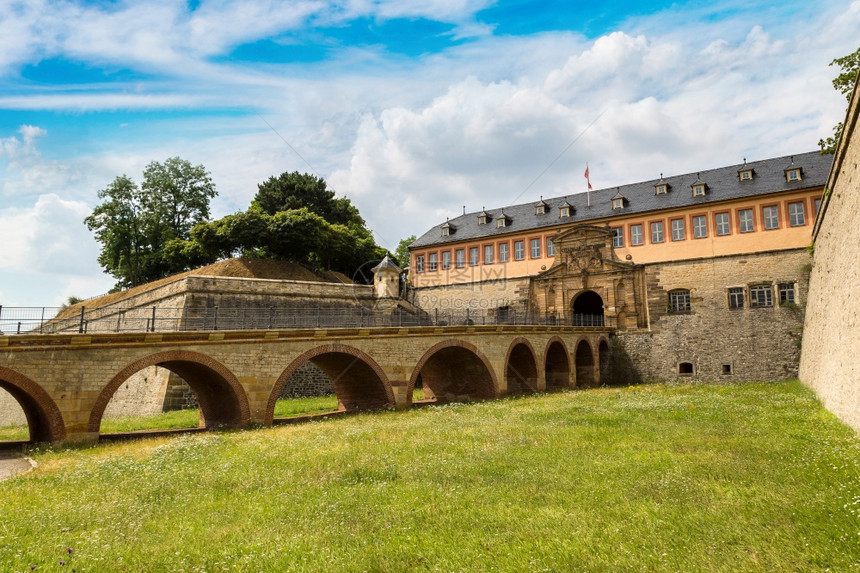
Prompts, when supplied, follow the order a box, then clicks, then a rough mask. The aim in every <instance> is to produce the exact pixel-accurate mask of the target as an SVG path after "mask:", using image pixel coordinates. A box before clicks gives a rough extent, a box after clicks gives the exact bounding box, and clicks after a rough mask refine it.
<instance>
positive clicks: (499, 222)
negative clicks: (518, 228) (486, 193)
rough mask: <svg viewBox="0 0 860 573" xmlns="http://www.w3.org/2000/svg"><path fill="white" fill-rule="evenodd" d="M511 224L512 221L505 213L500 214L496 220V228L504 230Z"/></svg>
mask: <svg viewBox="0 0 860 573" xmlns="http://www.w3.org/2000/svg"><path fill="white" fill-rule="evenodd" d="M509 222H510V219H509V218H508V216H507V215H505V212H504V211H502V212H501V213H499V218H498V219H496V228H497V229H502V228H504V227H507V226H508V223H509Z"/></svg>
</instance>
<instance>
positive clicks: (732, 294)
mask: <svg viewBox="0 0 860 573" xmlns="http://www.w3.org/2000/svg"><path fill="white" fill-rule="evenodd" d="M743 307H744V289H743V287H732V288H730V289H729V308H743Z"/></svg>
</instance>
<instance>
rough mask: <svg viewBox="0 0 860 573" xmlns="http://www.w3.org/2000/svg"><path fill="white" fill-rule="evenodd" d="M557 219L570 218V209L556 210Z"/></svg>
mask: <svg viewBox="0 0 860 573" xmlns="http://www.w3.org/2000/svg"><path fill="white" fill-rule="evenodd" d="M558 216H559V217H570V207H561V208H559V210H558Z"/></svg>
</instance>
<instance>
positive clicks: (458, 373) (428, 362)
mask: <svg viewBox="0 0 860 573" xmlns="http://www.w3.org/2000/svg"><path fill="white" fill-rule="evenodd" d="M418 376H421V381H422V383H423V385H424V394H425V398H426V397H427V393H428V390H429V391H430V393H432V394H433V396H435V398H436V399H437V400H439V401H454V400H461V399H466V400H487V399H491V398H495V397H497V396H498V395H499V383H498V380H497V379H496V374H495V372H494V371H493V366H492V364H490V361H489V360H487V357H486V356H484V354H483V353H482V352H481V351H480V350H478V347H477V346H475V345H474V344H470V343H468V342H464V341H462V340H456V339H451V340H443V341H442V342H439V343H437V344H435V345H433V346H432V347H431V348H430V349H429V350H428V351H427V352H425V353H424V355H423V356H422V357H421V359H420V360H419V361H418V363H417V364H416V365H415V368H414V369H413V370H412V376H411V377H410V378H409V385H408V387H407V392H406V396H407V403H408V404H411V403H412V391H413V389H414V388H415V383H416V381H417V380H418Z"/></svg>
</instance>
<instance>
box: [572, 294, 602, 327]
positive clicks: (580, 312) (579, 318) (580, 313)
mask: <svg viewBox="0 0 860 573" xmlns="http://www.w3.org/2000/svg"><path fill="white" fill-rule="evenodd" d="M570 308H571V309H572V310H573V316H572V317H571V319H572V324H573V325H574V326H603V324H604V320H603V299H602V298H600V295H599V294H597V293H596V292H594V291H593V290H586V291H582V292H581V293H579V294H578V295H577V296H576V298H574V299H573V301H572V302H571V304H570Z"/></svg>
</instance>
